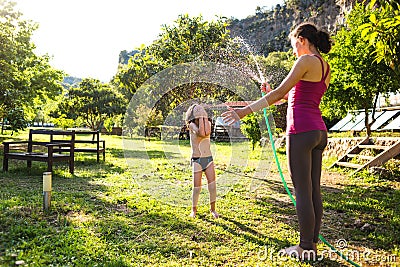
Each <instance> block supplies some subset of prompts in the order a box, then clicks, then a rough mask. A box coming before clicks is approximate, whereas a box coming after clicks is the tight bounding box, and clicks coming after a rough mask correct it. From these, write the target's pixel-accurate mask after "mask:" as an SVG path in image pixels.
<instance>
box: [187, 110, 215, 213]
mask: <svg viewBox="0 0 400 267" xmlns="http://www.w3.org/2000/svg"><path fill="white" fill-rule="evenodd" d="M186 124H187V126H188V128H189V135H190V145H191V148H192V158H191V165H192V166H193V192H192V213H191V214H190V216H191V217H192V218H195V217H196V212H197V203H198V201H199V197H200V191H201V178H202V174H203V172H204V173H205V175H206V178H207V181H208V191H209V192H210V211H211V214H212V216H213V217H214V218H218V217H219V215H218V213H217V212H216V211H215V201H216V199H217V187H216V182H215V169H214V163H213V157H212V154H211V149H210V134H211V123H210V121H209V120H208V115H207V112H206V111H205V109H204V108H203V107H202V106H201V105H198V104H194V105H192V106H190V107H189V109H188V110H187V112H186Z"/></svg>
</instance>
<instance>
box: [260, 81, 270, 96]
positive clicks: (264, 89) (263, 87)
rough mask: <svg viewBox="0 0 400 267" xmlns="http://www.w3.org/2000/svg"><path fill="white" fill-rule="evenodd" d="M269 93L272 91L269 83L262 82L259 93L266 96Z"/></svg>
mask: <svg viewBox="0 0 400 267" xmlns="http://www.w3.org/2000/svg"><path fill="white" fill-rule="evenodd" d="M271 91H272V89H271V86H270V85H269V83H267V82H263V83H262V84H261V92H263V93H264V94H268V93H269V92H271Z"/></svg>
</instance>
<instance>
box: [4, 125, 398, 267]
mask: <svg viewBox="0 0 400 267" xmlns="http://www.w3.org/2000/svg"><path fill="white" fill-rule="evenodd" d="M24 134H26V133H22V134H21V135H19V136H17V137H16V138H20V139H24ZM0 138H3V140H4V139H6V138H7V137H6V136H0ZM14 138H15V137H14ZM103 138H104V139H105V140H106V146H107V154H106V161H105V162H100V163H97V162H96V159H95V156H94V155H82V154H79V155H78V158H77V160H78V161H77V163H76V168H75V174H74V175H71V174H69V173H68V167H67V165H64V164H56V165H55V167H54V173H53V192H52V203H51V209H50V211H49V212H43V210H42V192H41V191H42V173H43V172H44V171H45V170H46V166H45V165H46V164H43V163H35V162H34V164H33V168H32V170H31V171H27V170H26V163H25V162H16V161H11V162H10V164H9V165H10V171H9V172H7V173H4V172H1V173H0V183H1V185H2V186H1V188H0V265H1V266H14V263H15V261H17V260H23V261H24V262H25V264H26V265H28V266H343V265H345V263H344V262H343V261H342V260H340V259H337V257H335V256H332V257H331V259H329V258H328V257H325V259H323V260H322V261H319V262H314V263H300V262H298V261H296V260H294V259H289V258H281V257H278V255H277V251H278V250H279V249H281V248H283V247H286V246H289V245H293V244H296V243H297V240H298V238H299V234H298V227H297V221H296V214H295V210H294V208H293V205H292V204H291V202H290V199H289V197H288V196H287V195H286V192H285V190H284V188H283V187H282V184H281V181H280V177H279V175H278V172H277V168H276V166H275V163H274V161H273V158H272V152H271V151H270V150H269V149H268V148H266V149H263V150H262V149H260V148H259V147H257V148H256V150H255V151H252V150H251V147H250V144H248V143H235V144H233V145H231V144H229V143H217V144H213V146H212V150H213V153H214V155H215V157H214V158H215V164H216V168H217V171H216V172H217V179H218V185H217V190H218V200H217V210H218V212H219V213H220V214H221V218H219V219H213V218H212V217H211V215H210V213H209V211H208V205H207V198H208V192H207V188H206V187H203V190H202V194H201V201H200V202H201V206H200V207H199V211H198V216H197V218H196V219H191V218H189V217H188V215H189V213H190V197H191V196H190V194H191V185H192V180H191V169H190V166H189V157H190V146H189V143H188V142H187V141H180V142H177V141H165V142H163V141H156V140H152V141H143V140H140V139H130V140H125V142H123V140H122V138H120V137H115V136H103ZM1 154H2V151H1ZM278 155H279V158H280V161H281V165H282V168H283V170H284V172H285V177H286V180H287V181H288V184H289V186H290V188H291V183H290V182H289V178H288V175H287V170H286V161H285V154H284V151H283V150H280V151H279V153H278ZM329 161H332V160H331V159H327V161H326V162H325V163H324V165H325V166H327V165H328V163H329ZM323 176H324V177H323V182H322V187H323V195H324V207H325V212H324V219H323V226H322V234H323V235H324V236H325V238H326V239H327V240H329V241H330V242H331V243H333V245H335V243H336V241H337V240H339V239H346V241H347V242H348V245H349V247H348V248H347V250H348V251H350V252H351V251H360V252H364V251H370V252H371V254H370V256H369V258H366V257H361V256H360V257H359V258H360V260H359V261H358V262H360V263H362V264H363V266H370V264H371V261H369V262H368V259H372V258H373V255H375V256H376V255H386V256H391V257H392V258H387V259H389V260H392V261H393V259H395V260H397V264H399V258H400V252H399V245H398V244H400V210H399V205H398V203H400V193H399V188H400V184H399V182H398V180H397V179H387V178H380V177H375V176H371V175H367V174H362V175H360V176H359V177H353V178H349V177H347V176H345V175H344V174H341V173H339V172H328V171H327V170H324V175H323ZM204 183H205V180H204ZM366 223H369V224H370V225H371V226H370V227H364V228H365V229H361V228H362V227H363V226H364V225H365V224H366ZM318 248H319V250H320V251H323V250H324V249H327V247H326V246H324V245H323V244H319V245H318ZM347 250H346V251H347ZM392 255H394V256H392ZM325 256H326V255H325ZM393 257H395V258H393ZM388 266H395V265H394V264H393V265H388Z"/></svg>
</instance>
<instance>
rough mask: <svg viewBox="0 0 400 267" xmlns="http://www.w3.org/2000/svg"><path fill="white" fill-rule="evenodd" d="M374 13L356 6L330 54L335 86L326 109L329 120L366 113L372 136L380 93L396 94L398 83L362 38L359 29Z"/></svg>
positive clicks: (326, 99) (368, 128)
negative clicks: (355, 113)
mask: <svg viewBox="0 0 400 267" xmlns="http://www.w3.org/2000/svg"><path fill="white" fill-rule="evenodd" d="M369 16H370V14H369V13H368V12H366V10H365V9H364V7H363V6H362V5H361V4H355V6H354V8H353V10H352V11H351V13H350V14H349V15H348V17H347V25H346V26H344V27H343V28H342V29H341V30H340V31H338V33H337V34H336V36H335V37H334V39H335V44H334V46H333V48H332V51H331V53H330V54H329V63H330V65H331V69H332V78H331V85H330V87H329V88H328V91H327V92H326V94H325V96H324V98H323V103H322V110H323V115H324V116H325V117H327V118H334V117H341V116H344V114H346V113H347V111H349V110H362V111H364V112H365V126H366V129H367V134H368V135H370V133H371V132H370V125H371V123H372V122H373V121H374V119H372V121H369V115H370V113H371V112H370V110H371V109H372V115H373V112H374V110H375V107H376V103H377V99H378V96H379V95H380V94H385V93H388V92H393V91H396V90H397V89H398V88H399V84H398V81H397V80H396V79H394V76H395V74H394V71H393V70H392V69H391V68H389V67H388V66H387V65H385V64H384V63H383V62H380V63H378V62H377V61H376V60H374V58H373V57H371V56H370V55H371V53H372V49H373V48H372V47H371V46H369V44H368V43H367V42H363V40H362V38H361V34H360V31H359V30H358V28H359V26H360V25H362V24H363V23H365V22H366V21H367V20H368V18H369Z"/></svg>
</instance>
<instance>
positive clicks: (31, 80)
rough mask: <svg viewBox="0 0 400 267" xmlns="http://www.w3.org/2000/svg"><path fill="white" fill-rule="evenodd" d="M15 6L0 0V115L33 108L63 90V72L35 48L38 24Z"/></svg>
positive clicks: (0, 116) (5, 0)
mask: <svg viewBox="0 0 400 267" xmlns="http://www.w3.org/2000/svg"><path fill="white" fill-rule="evenodd" d="M14 6H15V3H12V2H10V1H7V0H0V10H1V11H0V118H4V117H5V116H6V114H7V113H8V112H9V111H11V110H16V109H19V108H23V109H25V110H28V109H32V107H33V103H34V101H35V99H36V98H43V97H44V96H50V97H54V96H55V95H56V94H59V93H60V91H61V85H60V84H59V81H60V79H61V76H62V72H60V71H57V70H55V69H53V68H52V67H51V66H50V65H49V57H48V56H37V55H35V53H34V51H33V50H34V48H35V46H34V44H33V43H31V35H32V33H33V31H34V30H36V28H37V25H36V24H34V23H32V22H30V21H26V20H23V19H22V18H21V16H22V14H21V13H19V12H16V11H15V10H14ZM9 122H10V123H11V125H19V126H22V125H21V124H20V123H18V122H15V123H13V122H11V121H9Z"/></svg>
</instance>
